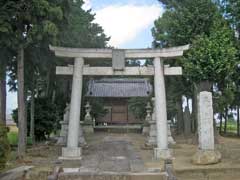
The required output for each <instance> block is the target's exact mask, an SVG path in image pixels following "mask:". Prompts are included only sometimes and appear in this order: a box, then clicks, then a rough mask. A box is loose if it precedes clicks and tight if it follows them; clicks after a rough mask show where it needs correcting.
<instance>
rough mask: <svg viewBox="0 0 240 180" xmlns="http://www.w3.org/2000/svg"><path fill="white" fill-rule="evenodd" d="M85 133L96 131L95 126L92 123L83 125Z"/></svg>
mask: <svg viewBox="0 0 240 180" xmlns="http://www.w3.org/2000/svg"><path fill="white" fill-rule="evenodd" d="M83 132H84V133H94V128H93V126H92V125H83Z"/></svg>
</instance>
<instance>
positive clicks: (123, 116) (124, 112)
mask: <svg viewBox="0 0 240 180" xmlns="http://www.w3.org/2000/svg"><path fill="white" fill-rule="evenodd" d="M111 122H112V123H113V124H126V123H127V122H128V106H127V104H126V102H125V101H118V102H117V103H116V102H115V103H114V105H113V106H112V119H111Z"/></svg>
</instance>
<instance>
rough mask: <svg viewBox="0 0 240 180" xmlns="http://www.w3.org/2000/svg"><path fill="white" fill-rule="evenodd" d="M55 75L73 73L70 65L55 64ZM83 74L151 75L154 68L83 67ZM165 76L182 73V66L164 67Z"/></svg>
mask: <svg viewBox="0 0 240 180" xmlns="http://www.w3.org/2000/svg"><path fill="white" fill-rule="evenodd" d="M56 74H57V75H73V67H72V66H57V67H56ZM83 75H84V76H114V75H122V76H138V75H139V76H153V75H154V68H153V67H152V66H148V67H125V68H124V71H114V70H113V68H112V67H88V66H84V67H83ZM164 75H165V76H176V75H182V67H164Z"/></svg>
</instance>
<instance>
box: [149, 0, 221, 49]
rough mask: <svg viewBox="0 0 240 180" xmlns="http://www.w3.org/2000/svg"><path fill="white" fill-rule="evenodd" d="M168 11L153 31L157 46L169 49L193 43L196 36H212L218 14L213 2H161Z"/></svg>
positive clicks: (163, 0) (183, 0)
mask: <svg viewBox="0 0 240 180" xmlns="http://www.w3.org/2000/svg"><path fill="white" fill-rule="evenodd" d="M159 1H160V2H162V3H163V4H164V5H165V8H166V11H165V12H164V13H163V15H162V17H160V18H159V19H157V20H156V21H155V26H154V28H153V30H152V32H153V36H154V42H155V44H156V46H160V47H166V46H167V47H168V46H177V45H184V44H189V43H191V42H192V41H193V40H194V39H195V37H196V36H198V35H201V34H206V35H209V34H210V28H211V27H212V25H213V22H214V21H215V15H216V14H217V13H218V9H217V6H216V5H215V4H214V3H213V2H212V1H211V0H181V1H174V0H159Z"/></svg>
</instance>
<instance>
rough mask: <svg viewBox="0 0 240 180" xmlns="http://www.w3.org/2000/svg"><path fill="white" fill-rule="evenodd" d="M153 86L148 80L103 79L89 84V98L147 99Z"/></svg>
mask: <svg viewBox="0 0 240 180" xmlns="http://www.w3.org/2000/svg"><path fill="white" fill-rule="evenodd" d="M151 93H152V86H151V84H150V82H149V81H148V80H147V79H116V78H114V79H101V80H91V81H90V82H89V84H88V92H87V95H86V96H88V97H147V96H149V95H151Z"/></svg>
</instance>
